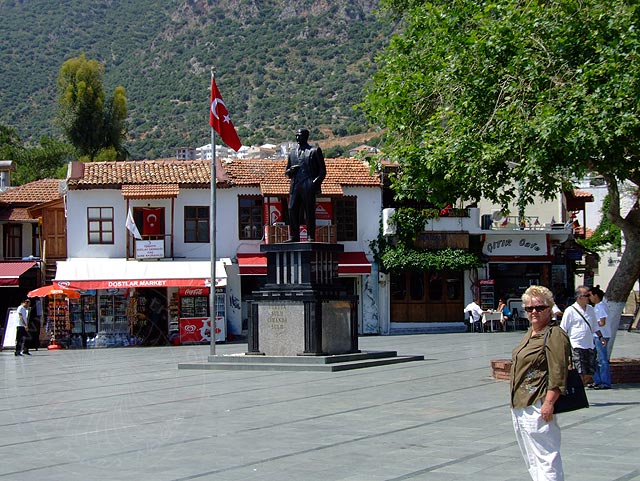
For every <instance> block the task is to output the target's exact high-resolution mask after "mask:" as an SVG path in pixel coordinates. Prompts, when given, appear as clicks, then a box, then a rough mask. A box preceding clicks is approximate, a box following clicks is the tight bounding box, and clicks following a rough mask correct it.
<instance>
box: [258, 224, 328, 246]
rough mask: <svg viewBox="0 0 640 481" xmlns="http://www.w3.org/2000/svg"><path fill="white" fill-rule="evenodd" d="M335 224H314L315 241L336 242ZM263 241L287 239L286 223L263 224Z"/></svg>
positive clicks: (272, 242)
mask: <svg viewBox="0 0 640 481" xmlns="http://www.w3.org/2000/svg"><path fill="white" fill-rule="evenodd" d="M336 232H337V231H336V226H335V225H319V226H316V238H315V241H316V242H325V243H328V244H336V243H337V242H338V239H337V235H336ZM264 239H265V243H267V244H278V243H280V242H284V241H286V240H287V239H289V226H288V225H267V226H265V236H264Z"/></svg>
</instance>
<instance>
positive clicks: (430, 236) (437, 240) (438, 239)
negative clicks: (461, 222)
mask: <svg viewBox="0 0 640 481" xmlns="http://www.w3.org/2000/svg"><path fill="white" fill-rule="evenodd" d="M416 247H420V248H422V249H446V248H447V247H450V248H452V249H468V248H469V234H467V233H462V232H434V231H429V232H418V235H417V236H416Z"/></svg>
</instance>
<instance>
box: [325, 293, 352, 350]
mask: <svg viewBox="0 0 640 481" xmlns="http://www.w3.org/2000/svg"><path fill="white" fill-rule="evenodd" d="M350 349H351V304H350V303H349V302H346V301H329V302H325V303H323V304H322V351H323V352H326V353H327V354H342V353H345V352H350Z"/></svg>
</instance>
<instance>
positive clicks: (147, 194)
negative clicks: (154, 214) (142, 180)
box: [122, 184, 180, 199]
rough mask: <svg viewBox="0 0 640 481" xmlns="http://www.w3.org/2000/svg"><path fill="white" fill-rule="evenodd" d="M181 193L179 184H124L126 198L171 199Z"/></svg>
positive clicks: (123, 191) (123, 193) (123, 190)
mask: <svg viewBox="0 0 640 481" xmlns="http://www.w3.org/2000/svg"><path fill="white" fill-rule="evenodd" d="M179 193H180V187H179V186H178V184H135V185H131V184H126V185H123V186H122V197H124V198H125V199H171V198H174V197H177V196H178V194H179Z"/></svg>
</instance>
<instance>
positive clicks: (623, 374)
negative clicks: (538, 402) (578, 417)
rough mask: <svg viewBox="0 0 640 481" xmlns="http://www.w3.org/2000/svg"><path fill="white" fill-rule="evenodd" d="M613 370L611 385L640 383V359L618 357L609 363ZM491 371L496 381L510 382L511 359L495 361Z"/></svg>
mask: <svg viewBox="0 0 640 481" xmlns="http://www.w3.org/2000/svg"><path fill="white" fill-rule="evenodd" d="M609 367H610V370H611V384H637V383H640V359H634V358H628V357H618V358H613V359H611V360H610V361H609ZM491 371H492V374H493V377H494V378H495V379H499V380H503V381H509V380H510V379H511V377H510V371H511V359H494V360H492V361H491Z"/></svg>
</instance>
